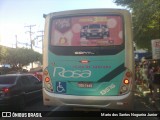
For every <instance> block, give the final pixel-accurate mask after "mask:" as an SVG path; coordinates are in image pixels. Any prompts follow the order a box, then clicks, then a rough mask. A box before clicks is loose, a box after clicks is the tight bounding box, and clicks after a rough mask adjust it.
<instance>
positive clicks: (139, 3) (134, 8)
mask: <svg viewBox="0 0 160 120" xmlns="http://www.w3.org/2000/svg"><path fill="white" fill-rule="evenodd" d="M114 2H115V3H117V5H122V6H126V7H127V8H129V9H130V11H131V12H132V20H133V33H134V41H135V42H136V44H137V46H138V47H139V48H147V49H149V50H151V40H152V39H158V38H160V2H159V0H115V1H114Z"/></svg>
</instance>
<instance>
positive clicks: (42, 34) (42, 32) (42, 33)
mask: <svg viewBox="0 0 160 120" xmlns="http://www.w3.org/2000/svg"><path fill="white" fill-rule="evenodd" d="M37 32H40V33H41V35H38V36H37V38H38V37H41V40H40V41H43V36H44V31H43V30H41V31H37ZM40 41H39V42H40Z"/></svg>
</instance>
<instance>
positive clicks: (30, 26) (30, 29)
mask: <svg viewBox="0 0 160 120" xmlns="http://www.w3.org/2000/svg"><path fill="white" fill-rule="evenodd" d="M35 26H36V25H28V26H24V27H29V31H27V32H29V36H30V42H31V49H33V47H32V44H33V42H32V33H33V32H32V27H35Z"/></svg>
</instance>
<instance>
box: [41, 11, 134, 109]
mask: <svg viewBox="0 0 160 120" xmlns="http://www.w3.org/2000/svg"><path fill="white" fill-rule="evenodd" d="M43 45H44V47H43V55H44V56H43V62H44V63H43V72H44V76H43V102H44V105H48V106H52V105H54V106H55V105H57V106H59V105H66V106H81V107H96V108H106V109H122V110H123V109H124V110H131V109H132V108H133V88H134V54H133V41H132V26H131V15H130V13H129V12H128V11H127V10H122V9H87V10H86V9H85V10H71V11H62V12H55V13H50V14H48V15H46V16H45V35H44V42H43Z"/></svg>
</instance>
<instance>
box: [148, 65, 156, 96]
mask: <svg viewBox="0 0 160 120" xmlns="http://www.w3.org/2000/svg"><path fill="white" fill-rule="evenodd" d="M148 69H149V70H148V71H149V72H148V81H149V89H150V93H151V95H153V82H152V81H153V79H154V69H155V68H154V67H153V66H149V68H148Z"/></svg>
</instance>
